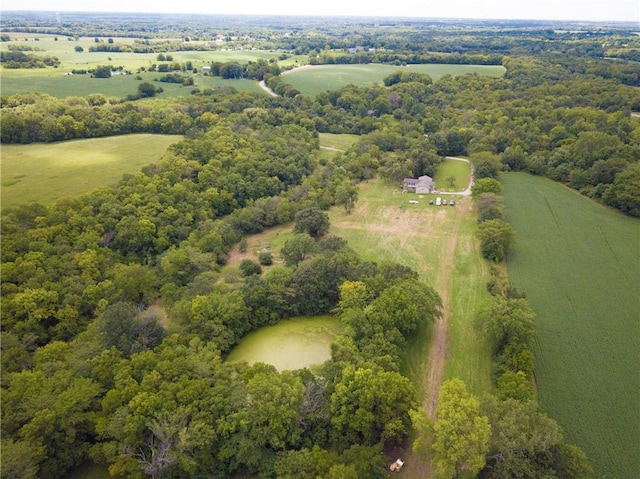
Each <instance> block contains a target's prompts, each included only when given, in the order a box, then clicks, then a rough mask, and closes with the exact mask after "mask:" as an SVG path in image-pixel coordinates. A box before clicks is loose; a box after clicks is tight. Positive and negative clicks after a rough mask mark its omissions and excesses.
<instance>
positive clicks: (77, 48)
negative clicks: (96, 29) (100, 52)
mask: <svg viewBox="0 0 640 479" xmlns="http://www.w3.org/2000/svg"><path fill="white" fill-rule="evenodd" d="M73 49H74V50H75V51H76V52H78V53H82V52H83V51H84V48H82V47H81V46H80V45H78V46H76V47H74V48H73Z"/></svg>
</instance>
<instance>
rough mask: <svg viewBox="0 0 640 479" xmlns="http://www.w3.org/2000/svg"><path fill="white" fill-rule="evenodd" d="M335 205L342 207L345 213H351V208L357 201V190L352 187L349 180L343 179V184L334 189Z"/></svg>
mask: <svg viewBox="0 0 640 479" xmlns="http://www.w3.org/2000/svg"><path fill="white" fill-rule="evenodd" d="M335 199H336V205H342V206H344V210H345V211H346V212H347V213H351V210H353V207H354V206H355V204H356V202H357V201H358V188H357V186H355V185H353V184H352V183H351V181H350V180H348V179H347V178H345V179H344V180H343V182H342V183H341V184H340V185H339V186H338V187H337V188H336V194H335Z"/></svg>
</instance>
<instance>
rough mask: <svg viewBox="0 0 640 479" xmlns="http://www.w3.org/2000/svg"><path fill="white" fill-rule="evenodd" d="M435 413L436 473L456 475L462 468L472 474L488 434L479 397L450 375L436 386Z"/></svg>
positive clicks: (479, 466) (481, 459)
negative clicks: (436, 401)
mask: <svg viewBox="0 0 640 479" xmlns="http://www.w3.org/2000/svg"><path fill="white" fill-rule="evenodd" d="M436 417H437V420H436V422H435V423H434V425H433V434H434V437H433V444H432V448H433V452H434V458H433V459H434V464H435V469H436V474H437V475H438V477H442V478H452V477H456V478H457V477H458V475H459V474H460V473H462V472H466V473H468V475H469V477H475V475H476V474H477V473H478V472H479V471H480V470H481V469H482V468H483V467H484V465H485V455H486V453H487V451H488V448H489V438H490V435H491V426H490V424H489V420H488V419H487V417H486V416H485V415H483V414H482V413H481V411H480V401H479V400H478V399H477V398H476V397H475V396H472V395H471V394H469V392H468V391H467V388H466V386H465V384H464V383H463V382H462V381H461V380H460V379H457V378H454V379H450V380H448V381H445V383H444V384H443V385H442V387H441V388H440V393H439V395H438V409H437V411H436Z"/></svg>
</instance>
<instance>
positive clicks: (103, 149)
mask: <svg viewBox="0 0 640 479" xmlns="http://www.w3.org/2000/svg"><path fill="white" fill-rule="evenodd" d="M181 138H182V137H181V136H179V135H151V134H139V135H125V136H113V137H108V138H94V139H90V140H72V141H64V142H59V143H34V144H30V145H0V158H1V161H0V167H1V172H2V191H1V198H2V208H7V207H10V206H15V205H19V204H23V203H29V202H38V203H42V204H48V203H52V202H54V201H55V200H57V199H59V198H62V197H65V196H75V195H79V194H82V193H88V192H90V191H92V190H93V189H95V188H98V187H100V186H107V185H112V184H115V183H116V182H117V181H118V180H120V178H122V175H123V174H125V173H134V172H136V171H138V170H139V169H140V168H141V167H142V166H143V165H146V164H149V163H153V162H154V161H156V160H158V159H159V158H160V157H162V155H163V154H164V153H165V151H166V150H167V148H168V147H169V145H170V144H172V143H175V142H177V141H179V140H180V139H181Z"/></svg>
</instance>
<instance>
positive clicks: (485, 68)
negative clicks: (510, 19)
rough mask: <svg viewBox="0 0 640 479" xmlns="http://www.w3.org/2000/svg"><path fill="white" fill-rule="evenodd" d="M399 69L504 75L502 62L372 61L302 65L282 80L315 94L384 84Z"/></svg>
mask: <svg viewBox="0 0 640 479" xmlns="http://www.w3.org/2000/svg"><path fill="white" fill-rule="evenodd" d="M397 71H410V72H417V73H427V74H429V75H430V76H431V78H432V79H433V80H434V81H436V80H438V79H439V78H441V77H442V76H444V75H453V76H458V75H464V74H465V73H479V74H481V75H487V76H495V77H498V76H502V75H504V72H505V68H504V67H502V66H500V65H441V64H431V65H408V66H405V67H402V66H395V65H383V64H369V65H317V66H313V67H310V68H306V69H301V70H298V71H295V72H292V73H290V74H287V75H285V76H284V77H283V80H284V81H285V82H287V83H289V84H291V85H292V86H293V87H294V88H296V89H298V90H299V91H300V92H301V93H302V94H303V95H308V96H315V95H317V94H318V93H322V92H325V91H332V90H339V89H340V88H342V87H345V86H347V85H349V84H351V85H356V86H368V85H374V84H379V85H382V84H383V80H384V79H385V77H387V76H389V75H391V74H392V73H395V72H397Z"/></svg>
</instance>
